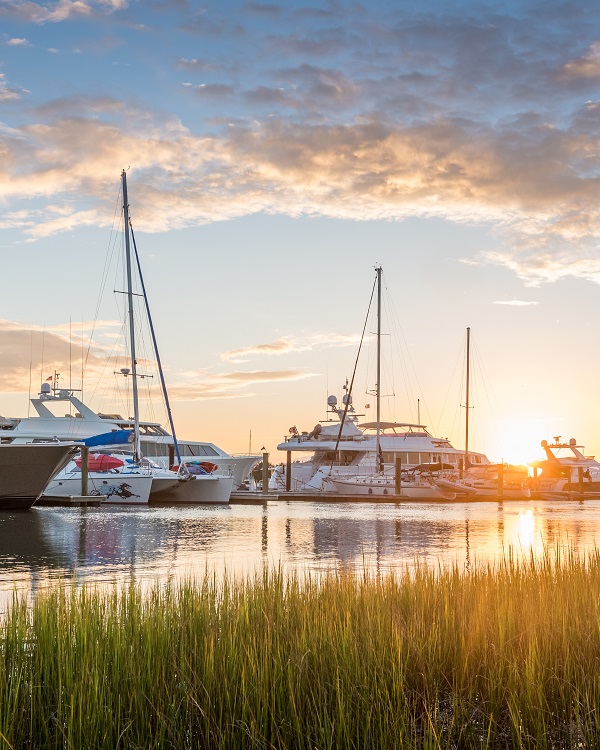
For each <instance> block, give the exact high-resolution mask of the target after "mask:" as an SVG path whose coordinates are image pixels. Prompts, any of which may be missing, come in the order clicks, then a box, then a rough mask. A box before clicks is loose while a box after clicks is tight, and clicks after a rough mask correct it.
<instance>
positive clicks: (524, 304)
mask: <svg viewBox="0 0 600 750" xmlns="http://www.w3.org/2000/svg"><path fill="white" fill-rule="evenodd" d="M494 304H495V305H510V306H512V307H528V306H530V305H539V302H532V301H529V302H526V301H525V300H522V299H508V300H497V301H496V302H494Z"/></svg>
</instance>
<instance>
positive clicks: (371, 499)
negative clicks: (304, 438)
mask: <svg viewBox="0 0 600 750" xmlns="http://www.w3.org/2000/svg"><path fill="white" fill-rule="evenodd" d="M532 500H534V501H539V500H542V501H554V500H561V501H564V500H567V501H571V502H582V501H583V500H600V493H597V492H593V493H591V492H590V493H585V492H584V493H580V492H570V493H564V494H559V493H556V494H554V495H551V494H550V493H540V494H533V495H532V496H531V497H519V498H517V497H506V496H505V495H504V496H503V495H487V496H486V495H483V496H480V497H473V495H463V496H461V497H456V498H454V499H453V500H449V499H448V500H446V499H443V498H439V497H430V498H425V497H423V498H415V497H406V495H394V494H389V495H342V494H341V493H340V492H292V491H290V492H286V491H285V490H281V491H278V490H273V491H272V492H268V493H266V494H263V493H262V492H251V491H249V490H235V491H234V492H232V493H231V498H230V500H229V502H230V503H232V504H239V505H244V504H246V505H250V504H255V503H268V502H276V501H284V502H290V503H292V502H305V503H327V502H329V503H395V504H398V505H399V504H402V503H411V504H413V503H428V504H429V503H436V504H438V503H442V504H444V505H445V504H447V503H514V502H519V503H527V502H530V501H532Z"/></svg>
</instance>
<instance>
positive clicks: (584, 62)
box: [564, 42, 600, 78]
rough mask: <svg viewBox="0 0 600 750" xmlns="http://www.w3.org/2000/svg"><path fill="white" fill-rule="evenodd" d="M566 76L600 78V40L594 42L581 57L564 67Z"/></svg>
mask: <svg viewBox="0 0 600 750" xmlns="http://www.w3.org/2000/svg"><path fill="white" fill-rule="evenodd" d="M564 75H565V77H567V78H600V42H594V43H593V44H592V45H591V46H590V48H589V49H588V51H587V52H586V54H585V55H583V57H580V58H579V59H576V60H571V61H570V62H568V63H566V65H565V67H564Z"/></svg>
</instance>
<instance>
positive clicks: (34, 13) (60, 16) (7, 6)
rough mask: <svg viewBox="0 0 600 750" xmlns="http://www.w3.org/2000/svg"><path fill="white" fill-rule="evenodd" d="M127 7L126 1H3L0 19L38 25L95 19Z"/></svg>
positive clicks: (0, 8)
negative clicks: (73, 19) (6, 17)
mask: <svg viewBox="0 0 600 750" xmlns="http://www.w3.org/2000/svg"><path fill="white" fill-rule="evenodd" d="M126 7H127V2H126V0H88V1H87V2H86V0H58V2H56V3H53V4H49V5H43V4H42V3H35V2H31V1H30V0H2V3H1V5H0V17H1V16H2V15H4V16H9V17H13V18H17V19H18V20H20V21H31V22H33V23H38V24H43V23H46V22H52V23H57V22H60V21H66V20H68V19H70V18H73V17H90V18H93V17H94V16H96V15H98V14H107V13H113V12H114V11H117V10H122V9H123V8H126Z"/></svg>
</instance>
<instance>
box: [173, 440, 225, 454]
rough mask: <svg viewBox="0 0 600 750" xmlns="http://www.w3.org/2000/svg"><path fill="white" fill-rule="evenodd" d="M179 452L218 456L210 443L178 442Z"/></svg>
mask: <svg viewBox="0 0 600 750" xmlns="http://www.w3.org/2000/svg"><path fill="white" fill-rule="evenodd" d="M179 452H180V453H181V454H184V455H186V456H218V455H219V454H218V453H217V451H216V450H215V449H214V448H211V446H210V445H202V444H201V443H192V444H191V445H190V444H189V443H179Z"/></svg>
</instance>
